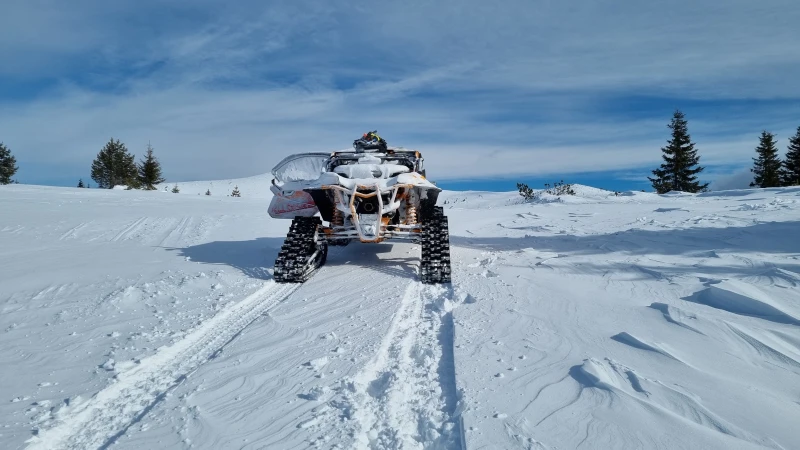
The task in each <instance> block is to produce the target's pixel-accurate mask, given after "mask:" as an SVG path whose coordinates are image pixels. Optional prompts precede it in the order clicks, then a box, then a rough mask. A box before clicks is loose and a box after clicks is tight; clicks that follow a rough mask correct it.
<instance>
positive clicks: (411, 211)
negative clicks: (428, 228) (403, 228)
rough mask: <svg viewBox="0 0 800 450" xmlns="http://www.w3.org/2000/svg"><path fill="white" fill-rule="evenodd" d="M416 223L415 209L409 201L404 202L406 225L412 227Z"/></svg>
mask: <svg viewBox="0 0 800 450" xmlns="http://www.w3.org/2000/svg"><path fill="white" fill-rule="evenodd" d="M416 223H417V207H416V206H414V205H412V204H411V202H410V201H408V200H406V225H414V224H416Z"/></svg>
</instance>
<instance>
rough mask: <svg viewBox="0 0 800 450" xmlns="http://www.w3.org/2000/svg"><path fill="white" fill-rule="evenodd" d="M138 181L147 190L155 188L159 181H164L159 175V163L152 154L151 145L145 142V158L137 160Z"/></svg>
mask: <svg viewBox="0 0 800 450" xmlns="http://www.w3.org/2000/svg"><path fill="white" fill-rule="evenodd" d="M138 170H139V183H140V184H141V185H142V186H143V187H144V188H145V189H147V190H148V191H154V190H156V186H155V185H157V184H159V183H163V182H164V181H166V180H165V179H164V178H163V177H162V176H161V163H160V162H158V159H156V157H155V156H153V147H152V146H150V143H148V144H147V154H146V155H145V159H144V160H142V161H140V162H139V166H138Z"/></svg>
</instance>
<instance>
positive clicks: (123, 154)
mask: <svg viewBox="0 0 800 450" xmlns="http://www.w3.org/2000/svg"><path fill="white" fill-rule="evenodd" d="M137 175H138V171H137V169H136V162H135V160H134V156H133V155H131V154H130V153H128V149H127V148H126V147H125V144H123V143H122V142H120V141H119V139H117V140H116V141H115V140H114V139H113V138H111V140H109V141H108V143H107V144H106V145H105V146H104V147H103V149H102V150H100V153H98V154H97V158H95V160H94V162H92V179H93V180H94V181H95V183H97V187H99V188H107V189H111V188H113V187H114V186H117V185H127V186H133V187H138V186H139V180H138V178H137Z"/></svg>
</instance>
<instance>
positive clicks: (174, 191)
mask: <svg viewBox="0 0 800 450" xmlns="http://www.w3.org/2000/svg"><path fill="white" fill-rule="evenodd" d="M180 191H181V190H180V189H178V185H177V184H176V185H175V187H174V188H172V193H173V194H177V193H179V192H180Z"/></svg>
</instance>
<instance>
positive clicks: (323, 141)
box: [0, 0, 800, 180]
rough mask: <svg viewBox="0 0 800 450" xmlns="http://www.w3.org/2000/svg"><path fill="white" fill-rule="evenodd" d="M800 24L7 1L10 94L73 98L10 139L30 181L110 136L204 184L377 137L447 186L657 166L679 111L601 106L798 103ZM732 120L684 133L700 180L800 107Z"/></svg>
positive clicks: (772, 9) (698, 5)
mask: <svg viewBox="0 0 800 450" xmlns="http://www.w3.org/2000/svg"><path fill="white" fill-rule="evenodd" d="M796 23H800V10H798V8H796V6H795V2H794V0H775V1H772V2H770V3H769V4H764V3H754V2H751V1H746V0H730V1H728V2H726V4H725V6H724V7H721V6H719V4H718V3H716V2H711V1H710V0H707V1H690V0H678V1H677V2H676V1H673V2H665V1H662V2H638V1H633V0H623V1H620V2H601V3H598V2H595V1H588V0H584V1H581V2H578V3H575V2H568V3H563V2H562V3H558V2H552V1H548V0H538V1H528V0H524V1H523V0H509V1H506V2H502V3H491V2H478V1H456V0H444V1H441V2H427V1H422V0H410V1H408V2H366V1H360V2H354V1H344V0H332V1H322V0H299V1H297V2H275V3H272V2H270V3H266V4H265V3H263V2H256V1H248V2H236V3H235V4H229V3H224V2H217V1H210V0H201V1H197V2H192V3H191V4H189V3H185V2H177V1H167V2H163V1H161V2H156V1H155V0H143V1H141V2H136V3H116V2H100V1H99V0H80V1H77V2H69V4H67V3H63V2H57V1H55V0H37V1H34V0H26V1H21V0H11V2H10V3H7V4H4V14H3V15H2V16H0V60H3V61H10V62H11V63H10V64H4V65H2V66H0V81H2V79H3V78H2V77H4V76H5V77H6V79H8V80H12V81H13V80H20V79H33V80H36V79H54V80H57V81H58V82H59V83H60V86H61V87H60V88H58V89H56V90H52V91H47V92H43V93H40V95H39V97H38V98H37V99H36V100H25V101H22V102H15V103H11V102H0V124H2V126H3V130H2V133H3V136H2V139H3V140H5V141H6V143H7V144H9V145H11V146H12V149H13V150H14V151H15V154H17V157H18V159H19V160H20V161H21V162H22V163H25V162H31V163H43V162H48V163H53V164H56V165H60V164H67V165H71V167H82V166H86V165H88V164H89V162H90V161H91V159H92V158H93V157H94V155H95V154H96V152H97V151H98V150H99V148H100V147H101V146H102V145H103V143H104V142H105V141H106V140H107V139H108V138H109V137H111V136H114V137H118V138H120V139H122V140H123V141H125V142H126V143H128V145H129V146H130V147H131V148H132V150H134V151H135V152H138V153H141V149H142V148H143V147H144V145H145V144H146V143H147V142H148V141H151V142H152V143H153V145H154V146H155V147H156V151H157V153H160V154H161V155H160V157H161V159H162V161H163V162H164V163H165V166H167V167H168V168H170V170H172V173H173V175H172V176H173V177H177V178H195V179H197V178H208V177H216V176H218V177H231V176H243V175H250V174H254V173H259V172H266V171H268V170H269V168H270V167H271V164H272V163H273V162H275V161H277V160H279V159H281V158H282V157H283V156H284V155H285V154H286V153H287V152H295V151H305V150H331V149H338V148H343V147H348V146H349V143H350V142H352V139H353V138H354V137H355V136H357V135H359V134H360V133H361V132H363V131H365V130H367V129H374V128H378V129H379V131H381V133H382V134H384V135H386V137H387V139H389V141H390V143H393V144H400V145H407V146H415V147H419V148H420V149H422V150H426V156H427V157H428V159H429V162H430V167H431V168H432V170H431V172H432V173H433V172H435V173H437V174H438V175H437V176H438V177H439V178H463V177H468V176H487V177H488V176H502V175H510V174H516V173H520V174H537V173H547V172H562V173H563V172H565V171H576V170H591V171H597V170H606V169H609V170H610V169H616V170H622V169H626V168H634V167H641V166H643V165H649V164H654V165H657V164H658V163H659V158H660V155H659V153H658V148H659V147H660V146H661V145H663V143H664V141H665V140H666V139H667V137H668V136H667V130H666V127H665V125H666V122H667V121H668V119H669V117H668V115H669V114H670V113H671V110H670V111H664V117H663V118H659V119H658V120H654V119H652V118H651V117H650V118H648V117H643V118H634V119H624V120H622V119H620V118H619V117H618V116H615V115H614V114H613V113H612V114H609V115H607V116H606V115H604V114H603V112H604V108H607V107H608V105H604V104H603V102H608V100H609V99H614V98H615V96H624V95H627V94H629V93H630V94H642V93H644V94H650V95H662V96H663V95H672V96H679V97H681V98H694V99H708V98H720V99H742V98H767V99H768V98H780V99H786V100H792V99H796V98H798V97H800V54H798V53H797V52H796V51H794V50H795V47H796V46H797V45H800V42H798V41H800V39H798V38H797V34H796ZM765 67H769V70H764V68H765ZM98 86H102V89H100V88H99V87H98ZM0 95H1V94H0ZM0 100H2V97H0ZM723 105H724V104H723ZM677 106H680V105H676V107H677ZM723 107H724V106H723ZM725 113H726V114H727V115H725V119H724V121H723V120H720V119H717V118H716V117H714V115H713V114H706V115H705V116H704V117H701V118H698V119H694V118H693V117H692V116H691V115H690V116H689V119H690V131H691V132H692V137H693V138H694V140H695V141H697V142H698V147H699V148H700V152H701V157H702V162H703V163H704V164H742V165H744V164H747V163H748V162H749V158H750V153H752V149H753V147H754V139H755V137H756V136H757V133H758V132H759V131H760V130H761V129H762V128H769V129H771V130H772V131H775V132H777V133H778V134H779V136H781V135H782V136H787V135H788V134H790V133H791V132H793V130H794V128H795V127H796V126H797V125H798V124H796V123H791V122H792V120H795V119H796V117H797V114H798V113H800V108H799V107H798V106H796V104H794V105H786V106H781V107H780V108H778V109H776V110H772V111H764V109H763V108H762V109H761V110H759V111H758V112H757V113H755V112H752V111H740V112H736V113H730V112H729V111H726V112H725ZM487 152H488V153H490V154H492V155H494V156H493V158H492V159H491V160H490V161H486V160H484V159H482V155H484V154H486V153H487ZM23 171H24V164H23ZM23 174H24V172H21V175H20V177H21V178H23V180H24V176H23ZM39 175H41V174H39Z"/></svg>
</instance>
